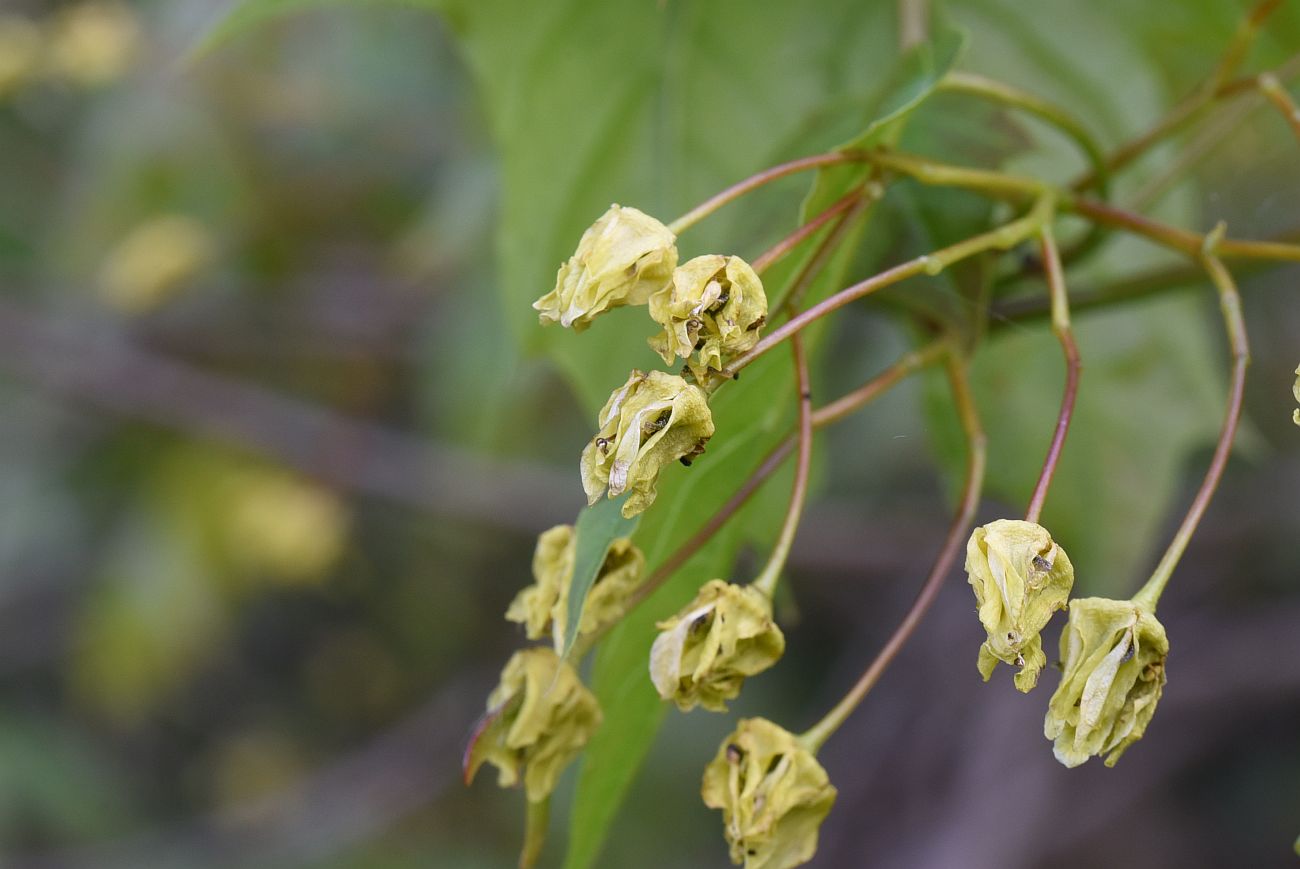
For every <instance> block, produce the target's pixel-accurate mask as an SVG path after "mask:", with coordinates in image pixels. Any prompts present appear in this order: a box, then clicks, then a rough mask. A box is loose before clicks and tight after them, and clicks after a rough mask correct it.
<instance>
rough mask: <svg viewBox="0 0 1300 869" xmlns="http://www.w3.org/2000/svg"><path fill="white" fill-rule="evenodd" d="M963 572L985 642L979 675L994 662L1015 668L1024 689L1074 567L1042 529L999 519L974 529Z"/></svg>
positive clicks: (1037, 666) (1034, 675) (1039, 662)
mask: <svg viewBox="0 0 1300 869" xmlns="http://www.w3.org/2000/svg"><path fill="white" fill-rule="evenodd" d="M966 573H967V578H968V579H969V581H970V585H971V588H973V589H974V590H975V600H976V602H977V603H978V604H979V617H980V623H981V624H982V625H984V630H985V631H987V632H988V639H987V640H985V641H984V644H983V645H982V646H980V653H979V671H980V674H981V675H983V676H984V680H985V681H988V679H989V677H990V676H991V675H992V674H993V669H994V668H995V667H996V666H997V664H998V661H1003V662H1005V663H1007V664H1012V665H1015V666H1019V667H1020V672H1019V673H1017V674H1016V677H1015V682H1016V687H1017V688H1018V689H1020V690H1021V691H1029V690H1030V689H1031V688H1033V687H1034V685H1036V684H1037V683H1038V674H1039V671H1041V670H1042V669H1043V665H1044V664H1046V663H1047V656H1046V655H1045V654H1044V653H1043V641H1042V638H1041V637H1040V636H1039V632H1040V631H1042V629H1043V628H1044V627H1045V626H1046V625H1047V622H1048V621H1049V620H1050V619H1051V618H1052V613H1053V612H1055V611H1056V610H1058V609H1063V608H1064V607H1065V602H1066V599H1067V598H1069V596H1070V588H1071V587H1072V586H1073V585H1074V568H1073V567H1072V566H1071V565H1070V559H1069V558H1068V557H1067V556H1066V554H1065V550H1064V549H1062V548H1061V547H1060V546H1058V545H1057V544H1056V543H1054V542H1053V541H1052V536H1051V535H1050V534H1048V533H1047V529H1046V528H1043V527H1042V526H1041V525H1036V524H1035V523H1033V522H1022V521H1019V520H1013V519H999V520H997V521H996V522H990V523H989V524H988V525H985V526H983V527H981V528H976V529H975V531H974V532H973V533H972V534H971V536H970V541H969V542H968V543H967V544H966Z"/></svg>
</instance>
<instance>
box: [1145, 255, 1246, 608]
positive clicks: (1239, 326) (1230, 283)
mask: <svg viewBox="0 0 1300 869" xmlns="http://www.w3.org/2000/svg"><path fill="white" fill-rule="evenodd" d="M1212 243H1213V239H1211V244H1212ZM1201 262H1202V264H1203V265H1204V266H1205V269H1206V271H1207V272H1209V275H1210V279H1211V280H1212V281H1214V286H1215V288H1216V289H1217V290H1218V291H1219V307H1220V308H1221V309H1222V311H1223V323H1224V327H1225V329H1226V330H1227V333H1228V343H1229V345H1230V346H1231V348H1232V384H1231V386H1230V388H1229V391H1228V408H1227V412H1226V413H1225V414H1224V418H1223V428H1222V430H1221V431H1220V433H1219V442H1218V444H1216V445H1215V448H1214V457H1213V458H1212V459H1211V460H1210V467H1209V470H1207V471H1206V472H1205V480H1204V481H1203V482H1202V483H1201V488H1200V489H1199V490H1197V492H1196V497H1195V498H1193V499H1192V505H1191V507H1189V508H1188V510H1187V515H1186V516H1185V517H1183V523H1182V525H1180V526H1179V527H1178V532H1177V533H1176V534H1175V535H1174V539H1173V540H1172V541H1171V542H1170V544H1169V548H1168V549H1166V550H1165V554H1164V557H1162V558H1161V559H1160V563H1159V564H1158V565H1156V569H1155V572H1153V573H1152V574H1151V578H1150V579H1149V580H1147V582H1146V585H1144V586H1142V589H1141V590H1140V591H1139V592H1138V593H1137V594H1136V595H1135V596H1134V597H1133V602H1134V603H1136V604H1138V605H1140V606H1142V607H1144V608H1146V609H1148V610H1149V611H1151V612H1155V608H1156V603H1157V602H1158V601H1159V600H1160V595H1161V593H1162V592H1163V591H1164V590H1165V585H1166V584H1168V582H1169V577H1170V576H1171V575H1173V572H1174V568H1175V567H1177V566H1178V560H1179V559H1180V558H1182V556H1183V551H1184V550H1186V549H1187V544H1188V541H1190V540H1191V539H1192V535H1193V534H1194V533H1195V532H1196V526H1197V525H1198V524H1199V523H1200V521H1201V517H1202V516H1203V515H1204V514H1205V510H1206V508H1207V507H1208V506H1209V504H1210V499H1211V498H1213V497H1214V492H1215V490H1216V489H1217V488H1218V486H1219V480H1220V479H1221V478H1222V477H1223V470H1224V468H1225V467H1226V466H1227V464H1228V455H1229V453H1231V452H1232V441H1233V438H1234V437H1235V436H1236V434H1237V422H1238V420H1239V419H1240V418H1241V404H1242V398H1243V396H1244V394H1245V389H1246V368H1247V366H1249V365H1250V345H1249V343H1248V341H1247V339H1246V323H1245V320H1244V319H1243V318H1242V316H1241V297H1240V295H1239V294H1238V292H1237V284H1236V282H1235V281H1234V280H1233V279H1232V274H1231V273H1229V271H1228V270H1227V269H1226V268H1225V267H1224V265H1223V262H1222V261H1221V260H1220V259H1219V258H1218V256H1216V255H1215V253H1214V251H1213V250H1212V249H1211V248H1210V247H1209V246H1207V249H1206V251H1204V252H1203V253H1202V255H1201Z"/></svg>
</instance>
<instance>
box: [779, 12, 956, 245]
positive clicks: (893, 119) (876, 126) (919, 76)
mask: <svg viewBox="0 0 1300 869" xmlns="http://www.w3.org/2000/svg"><path fill="white" fill-rule="evenodd" d="M965 45H966V35H965V34H964V33H963V32H962V31H960V30H958V29H956V28H955V27H953V26H952V25H950V24H948V23H947V19H945V18H941V17H936V20H935V32H934V34H933V35H932V37H931V38H930V40H928V41H926V42H920V43H917V44H916V45H914V46H912V47H911V48H910V49H908V51H907V52H906V53H905V54H904V55H903V56H902V57H901V58H900V59H899V63H898V66H897V68H896V70H895V71H894V74H893V75H892V76H891V78H890V83H889V86H888V87H887V88H886V89H885V91H884V93H883V94H882V96H881V98H880V100H879V102H878V104H877V105H876V106H875V107H874V109H873V110H872V113H871V114H870V115H868V116H867V117H868V119H867V121H866V126H865V128H864V129H863V130H862V132H860V133H858V134H857V135H855V136H853V138H851V139H849V140H848V141H846V142H844V143H843V144H841V145H839V146H838V148H837V149H836V150H840V151H846V150H850V149H855V150H861V149H865V148H871V147H874V146H877V145H893V144H896V143H897V142H898V137H899V136H900V135H901V134H902V131H903V125H904V124H905V123H906V121H907V118H908V116H909V115H910V114H911V113H912V112H913V111H914V110H915V109H916V108H917V107H918V106H920V105H921V104H922V103H923V102H925V101H926V99H928V98H929V97H930V96H931V95H932V94H934V93H935V89H936V88H937V87H938V84H939V80H940V79H942V78H943V77H944V76H945V75H947V73H948V71H949V70H951V69H952V68H953V67H954V66H956V65H957V61H958V59H960V57H961V53H962V49H963V48H964V47H965ZM869 171H870V170H869V168H868V167H866V166H864V165H862V164H857V165H853V164H850V165H841V166H828V167H826V168H824V169H821V170H819V171H818V173H817V180H816V181H815V182H814V183H813V187H812V190H810V191H809V192H808V196H807V198H806V199H805V200H804V205H803V218H804V219H805V220H807V219H808V218H810V217H812V216H813V215H816V214H818V213H820V212H821V211H822V210H824V209H825V208H827V207H829V206H830V204H831V203H832V202H834V201H835V199H836V197H838V196H840V195H842V194H843V191H844V190H846V189H848V188H849V187H850V186H851V185H853V184H855V183H858V182H860V181H862V180H863V179H864V178H866V176H867V173H868V172H869Z"/></svg>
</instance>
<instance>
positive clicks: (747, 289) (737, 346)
mask: <svg viewBox="0 0 1300 869" xmlns="http://www.w3.org/2000/svg"><path fill="white" fill-rule="evenodd" d="M650 316H651V317H653V318H654V320H655V322H657V323H659V325H661V326H663V327H664V330H663V331H662V332H660V333H659V334H658V335H655V336H654V337H652V338H651V339H650V347H651V349H653V350H654V351H655V352H656V353H658V354H659V355H660V356H662V357H663V360H664V361H665V362H667V363H669V364H672V362H673V360H674V359H676V358H677V357H681V358H682V359H686V360H687V364H688V365H690V366H691V370H692V371H693V372H695V377H696V379H697V380H700V381H703V379H704V376H705V374H706V373H707V372H708V371H709V370H714V371H717V370H721V368H722V365H723V356H724V355H730V354H733V353H743V352H745V351H746V350H749V349H750V348H752V347H753V346H754V345H755V344H757V343H758V338H759V333H760V332H761V331H762V328H763V323H764V322H765V321H766V320H767V296H766V294H765V293H764V292H763V282H762V281H761V280H759V277H758V275H757V274H756V273H755V272H754V270H753V269H752V268H750V266H749V263H747V262H745V261H744V260H742V259H741V258H740V257H736V256H720V255H716V254H713V255H709V256H699V257H696V258H695V259H693V260H690V261H689V262H686V263H683V264H682V265H681V266H679V267H678V268H677V269H676V270H675V271H674V272H673V277H672V282H671V283H669V284H668V285H667V286H665V287H664V288H663V289H661V290H659V291H658V292H656V293H655V294H654V295H652V296H651V297H650ZM692 354H696V358H694V359H692V358H691V356H692Z"/></svg>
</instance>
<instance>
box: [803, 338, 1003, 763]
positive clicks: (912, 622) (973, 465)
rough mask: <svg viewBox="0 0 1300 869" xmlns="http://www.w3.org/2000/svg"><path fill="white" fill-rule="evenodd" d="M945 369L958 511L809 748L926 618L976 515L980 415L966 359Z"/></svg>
mask: <svg viewBox="0 0 1300 869" xmlns="http://www.w3.org/2000/svg"><path fill="white" fill-rule="evenodd" d="M947 368H948V380H949V383H950V384H951V386H952V391H953V398H954V400H955V402H956V405H957V412H958V415H959V416H960V417H961V424H962V430H963V431H964V432H965V433H966V449H967V460H966V461H967V464H966V482H965V485H964V487H963V489H962V495H961V501H960V504H959V506H958V508H957V515H956V516H955V517H954V518H953V521H952V525H951V526H950V527H949V529H948V534H947V536H946V537H945V538H944V542H943V547H942V548H941V549H940V550H939V556H938V558H936V559H935V562H934V566H933V567H932V568H931V569H930V574H929V576H927V577H926V578H925V582H924V584H922V586H921V591H920V593H919V594H918V595H917V596H916V600H915V601H914V602H913V604H912V607H911V609H909V610H908V611H907V615H905V616H904V617H903V620H902V622H900V623H899V625H898V627H897V628H895V629H894V633H893V634H891V635H890V637H889V640H888V641H887V642H886V643H885V645H884V648H882V649H881V650H880V653H879V654H878V655H877V656H876V658H875V660H873V661H872V662H871V664H870V666H868V667H867V669H866V671H865V672H864V673H863V674H862V676H861V677H860V678H859V679H858V681H857V683H856V684H854V686H853V687H852V688H850V689H849V692H848V693H847V694H845V695H844V698H843V699H842V700H840V702H839V703H837V704H836V705H835V707H834V708H833V709H831V711H830V712H828V713H826V716H825V717H824V718H822V720H821V721H819V722H818V723H817V724H815V725H814V726H813V727H812V728H811V729H809V730H808V731H807V732H805V733H804V734H803V735H802V736H800V737H799V739H800V741H801V742H802V743H803V744H804V745H805V746H807V748H808V749H809V750H810V751H813V752H816V751H817V750H818V749H819V748H821V746H822V744H823V743H824V742H825V741H826V739H827V738H828V737H829V736H830V735H831V734H832V733H834V732H835V730H836V729H837V728H838V727H839V726H840V725H841V724H843V723H844V721H845V719H847V718H848V717H849V715H851V714H852V712H853V710H854V709H856V708H857V706H858V704H859V703H861V702H862V699H863V698H864V697H866V696H867V693H868V692H869V691H870V690H871V688H872V686H873V685H875V684H876V681H877V680H878V679H879V678H880V676H881V674H882V673H884V672H885V669H886V668H887V667H888V666H889V664H890V663H891V662H892V661H893V660H894V658H895V656H897V655H898V652H899V651H900V650H901V649H902V648H903V645H904V644H905V643H906V642H907V640H908V638H910V637H911V636H912V633H913V632H914V631H915V630H916V627H917V625H919V624H920V623H921V619H922V618H924V617H925V613H926V611H927V610H929V608H930V605H931V604H932V603H934V598H935V596H936V595H937V594H938V593H939V588H940V586H942V585H943V580H944V578H945V577H946V576H947V575H948V571H949V570H950V569H951V568H952V563H953V561H954V560H955V559H956V557H957V554H958V553H959V552H960V551H961V545H962V541H963V540H964V539H965V537H966V531H967V529H968V528H969V527H970V524H971V522H972V521H973V520H974V518H975V509H976V507H978V506H979V500H980V491H981V489H982V488H983V483H984V461H985V451H986V450H985V447H986V442H985V436H984V431H983V429H982V428H981V427H980V421H979V415H978V413H977V412H976V410H975V403H974V400H973V398H972V396H971V392H970V384H969V383H968V381H967V374H966V362H965V360H961V359H958V358H957V357H956V355H955V354H949V355H948V357H947Z"/></svg>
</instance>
